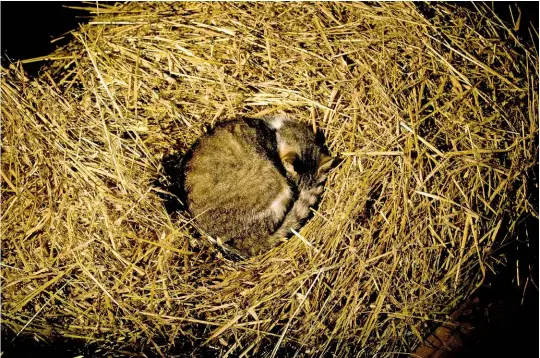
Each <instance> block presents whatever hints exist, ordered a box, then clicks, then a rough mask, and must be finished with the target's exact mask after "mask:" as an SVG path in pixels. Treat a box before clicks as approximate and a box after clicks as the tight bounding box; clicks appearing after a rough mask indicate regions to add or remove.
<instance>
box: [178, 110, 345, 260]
mask: <svg viewBox="0 0 540 358" xmlns="http://www.w3.org/2000/svg"><path fill="white" fill-rule="evenodd" d="M334 164H335V160H334V158H332V157H330V156H329V155H328V151H327V149H326V147H325V146H324V136H323V135H322V133H321V132H320V131H318V132H317V133H314V132H313V130H312V129H311V127H310V126H309V125H308V124H306V123H302V122H299V121H296V120H293V119H290V118H288V117H286V116H268V117H263V118H260V119H256V118H240V119H236V120H232V121H227V122H222V123H219V124H218V125H216V126H215V128H213V129H211V130H209V131H208V133H207V134H206V135H204V136H203V137H201V138H200V139H199V140H197V141H196V142H195V143H194V144H193V145H192V146H191V148H190V149H189V150H188V152H187V153H186V155H185V156H184V158H183V159H182V162H181V163H179V164H178V165H177V166H176V170H175V173H174V176H176V177H177V178H174V180H173V181H172V182H173V184H174V186H175V187H176V192H178V193H179V195H180V198H181V200H182V201H183V202H184V204H185V207H186V209H187V211H188V212H189V213H190V214H191V215H192V216H193V218H194V221H195V223H196V225H197V227H198V228H199V229H202V231H204V232H205V233H206V234H208V235H209V236H210V237H212V238H214V239H218V240H217V241H218V242H221V243H223V244H224V245H223V246H225V248H226V249H228V250H229V251H230V252H232V253H233V254H236V255H238V256H240V257H243V258H247V257H251V256H254V255H258V254H261V253H264V252H266V251H268V250H270V249H271V248H273V247H275V246H276V245H277V244H278V243H279V242H280V240H281V239H282V238H286V237H287V236H289V235H290V234H291V233H292V232H291V229H294V230H298V229H299V228H300V227H301V226H302V225H303V224H304V222H305V221H306V220H307V218H308V217H309V215H310V207H312V206H314V205H315V204H316V203H317V202H318V200H319V198H320V195H321V194H322V192H323V188H324V183H325V181H326V178H327V175H328V172H329V170H330V169H331V168H332V166H333V165H334Z"/></svg>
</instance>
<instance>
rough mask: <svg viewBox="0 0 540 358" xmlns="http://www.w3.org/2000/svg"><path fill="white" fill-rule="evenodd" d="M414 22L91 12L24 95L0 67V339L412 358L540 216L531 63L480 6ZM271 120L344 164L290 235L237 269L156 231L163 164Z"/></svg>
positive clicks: (348, 11) (324, 6) (163, 215)
mask: <svg viewBox="0 0 540 358" xmlns="http://www.w3.org/2000/svg"><path fill="white" fill-rule="evenodd" d="M423 6H425V5H419V4H412V3H382V4H371V5H366V4H359V3H316V4H308V3H287V4H279V3H252V4H246V3H173V4H167V3H153V4H149V3H129V4H123V5H115V6H104V5H101V4H100V5H99V8H95V7H92V8H89V10H90V11H91V12H93V14H95V15H96V17H95V18H94V19H93V20H92V21H91V22H90V23H89V24H87V25H84V26H82V27H81V28H80V29H79V30H77V31H76V32H74V33H73V37H74V39H73V41H72V42H71V43H70V44H69V45H68V46H66V47H64V48H61V49H59V50H57V51H56V52H55V53H53V54H51V55H50V56H48V58H49V59H50V61H51V62H49V64H48V66H46V67H45V68H44V69H43V72H42V74H41V76H40V77H39V78H38V79H32V80H29V79H27V78H26V77H25V76H24V73H23V71H22V70H21V69H20V67H19V68H17V67H16V66H14V65H12V66H11V69H2V76H3V77H2V126H3V136H2V173H1V174H2V206H1V208H2V229H1V230H2V282H1V284H2V324H3V326H4V327H6V328H7V329H9V330H11V331H13V332H16V333H20V334H22V335H25V334H26V335H28V334H30V335H33V336H34V337H35V338H37V339H51V338H52V337H64V338H80V339H81V340H84V341H87V342H98V344H99V346H100V347H101V348H102V349H104V350H105V351H106V350H107V349H110V350H114V351H123V352H126V351H128V352H132V353H134V354H135V353H136V352H146V354H159V355H170V354H173V353H175V352H176V353H177V354H179V353H180V354H188V353H193V352H195V354H197V352H199V353H200V352H201V351H200V349H202V348H200V347H206V348H205V349H206V350H207V352H214V353H215V354H216V355H220V356H228V355H234V356H242V355H244V356H245V355H250V356H251V355H267V356H276V355H278V356H283V355H284V354H290V355H292V354H294V353H298V354H300V355H307V356H312V355H323V354H325V353H333V354H336V355H338V356H349V355H353V354H357V355H373V354H375V353H380V354H383V355H393V354H396V353H397V352H410V351H411V350H412V349H413V348H414V347H415V346H416V345H417V344H418V343H419V342H420V341H421V340H422V337H425V336H427V335H428V334H429V332H430V330H432V329H433V327H434V326H435V325H437V324H439V323H441V322H444V321H446V320H447V314H448V313H449V312H451V310H452V309H453V308H455V307H456V306H458V304H459V303H460V302H462V301H463V299H464V298H465V297H466V296H468V295H469V294H470V293H471V292H472V291H473V290H474V289H475V288H477V287H479V285H480V284H481V283H482V281H483V279H484V277H485V275H486V274H488V273H489V272H490V271H492V264H493V259H492V252H493V250H495V249H497V248H498V247H500V245H501V244H502V243H503V239H504V238H505V237H506V233H508V232H511V231H512V230H513V228H514V226H515V225H516V222H517V220H518V218H520V217H521V216H522V215H524V214H526V213H533V214H534V215H536V213H535V211H534V209H533V208H532V207H531V205H530V204H529V202H528V200H527V199H528V195H529V193H527V191H526V185H525V183H526V180H527V178H526V171H527V169H528V168H530V167H531V166H533V165H536V164H537V161H538V158H537V152H538V147H537V142H535V138H536V136H537V134H538V115H537V108H538V93H537V92H536V89H537V88H538V77H537V73H538V57H537V52H536V49H529V48H526V47H525V46H524V45H522V43H521V42H519V40H517V39H516V38H515V36H514V35H513V32H512V30H511V29H509V28H508V27H507V25H505V24H504V23H502V22H501V21H500V20H499V19H498V18H497V17H496V16H494V14H493V13H491V11H490V10H489V8H487V7H483V6H480V7H481V8H480V9H477V11H472V10H471V11H467V10H464V9H460V8H456V7H452V6H449V5H444V4H433V5H429V7H428V8H421V7H423ZM278 111H285V112H287V113H290V114H292V115H294V116H296V117H297V118H299V119H300V120H303V121H309V122H311V123H313V125H314V126H317V127H320V128H322V129H323V131H324V132H325V134H326V137H327V138H328V144H329V147H330V150H331V152H332V153H333V154H334V155H340V156H342V157H343V158H344V159H345V160H344V161H343V163H342V164H341V165H340V166H339V167H338V168H336V169H335V170H334V171H333V173H332V174H331V176H330V179H329V182H328V185H327V189H326V191H325V194H324V197H323V201H322V204H321V206H320V208H319V209H318V211H317V212H316V213H315V215H314V218H313V219H312V220H311V221H310V222H309V223H308V224H307V225H306V226H305V227H304V228H303V229H302V230H301V231H300V232H299V234H298V235H297V236H295V237H293V238H292V239H291V240H290V241H289V242H287V243H286V244H284V245H282V246H280V247H279V248H277V249H275V250H273V251H271V252H269V253H268V254H266V255H264V256H262V257H257V258H254V259H252V260H250V261H247V262H236V263H235V262H231V261H228V260H226V259H224V258H223V257H222V256H221V255H220V254H219V252H218V251H217V250H215V249H214V248H213V247H212V246H211V245H210V244H209V243H207V242H206V241H204V240H200V239H197V237H196V235H195V233H194V232H193V230H192V228H191V226H190V225H189V218H187V217H184V216H182V215H177V216H173V217H172V218H171V217H170V216H169V215H168V214H167V212H166V210H165V209H164V205H163V203H162V201H161V199H160V196H159V191H160V189H159V188H158V187H157V186H156V185H155V180H156V178H158V177H159V173H161V171H162V168H161V167H160V161H161V158H162V156H163V155H164V154H170V153H181V152H182V151H184V150H185V149H186V148H187V147H188V146H189V145H190V144H191V143H192V142H193V141H194V140H195V139H196V138H197V137H199V136H200V135H201V133H202V131H203V126H204V125H206V124H212V123H215V122H216V121H222V120H225V119H228V118H233V117H235V116H237V115H249V116H262V115H265V114H268V113H274V112H278ZM194 235H195V236H194ZM298 236H301V238H299V237H298ZM198 347H199V348H198ZM197 349H199V350H197Z"/></svg>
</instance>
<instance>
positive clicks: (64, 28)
mask: <svg viewBox="0 0 540 358" xmlns="http://www.w3.org/2000/svg"><path fill="white" fill-rule="evenodd" d="M99 3H100V4H103V3H112V2H101V1H100V2H99ZM490 5H491V6H492V8H493V9H494V10H495V12H496V13H497V14H498V16H499V17H501V18H502V19H503V20H505V21H507V22H509V23H511V16H510V12H509V6H514V17H515V18H517V11H515V7H516V6H517V7H519V8H520V9H521V16H522V18H521V28H520V29H519V31H518V36H519V37H521V38H522V39H524V40H525V41H526V42H527V43H529V44H530V45H531V46H536V48H538V39H535V40H534V44H533V40H532V39H531V38H530V35H529V31H528V27H529V26H533V27H534V28H536V30H537V31H538V2H503V1H501V2H494V3H491V4H490ZM66 6H85V7H86V6H95V5H82V4H80V3H78V2H2V3H0V15H1V20H0V25H1V28H0V50H1V59H2V66H4V67H8V66H9V62H12V61H17V60H25V59H30V58H35V57H39V56H44V55H47V54H49V53H50V52H52V51H53V50H54V49H55V47H56V46H58V45H62V44H65V43H66V42H67V41H69V40H70V39H71V37H70V36H69V35H68V36H66V37H65V38H64V39H63V40H60V41H56V42H55V43H51V40H53V39H55V38H58V37H60V36H61V35H62V34H64V33H66V32H68V31H70V30H72V29H75V28H77V27H78V24H79V23H85V22H87V21H88V20H89V19H90V16H89V15H88V13H87V12H86V11H82V10H76V9H69V8H66ZM463 6H466V7H471V4H467V3H464V4H463ZM42 64H43V62H34V63H28V64H24V65H23V67H24V69H25V71H27V73H28V74H29V75H30V76H36V75H37V74H38V71H39V68H40V66H41V65H42ZM529 178H530V179H529V181H530V182H529V183H528V184H529V185H528V186H529V192H530V193H534V194H533V197H532V198H531V200H532V201H533V203H534V207H535V208H536V210H537V211H538V166H537V167H536V168H534V170H532V171H531V172H530V173H529ZM538 238H539V234H538V220H536V219H534V218H527V219H525V220H524V221H523V222H522V223H521V224H520V225H519V228H518V242H517V243H515V244H512V245H509V246H508V247H506V248H505V249H504V251H505V252H504V253H505V255H506V257H507V259H508V265H507V268H505V267H498V268H497V269H498V270H497V271H498V274H497V276H491V277H489V279H488V280H487V282H486V283H485V285H484V286H483V287H482V288H481V289H480V290H479V292H478V293H477V295H478V297H480V305H479V306H478V307H476V308H475V309H474V312H472V314H471V315H470V316H469V319H470V320H471V322H472V324H473V325H474V326H477V327H479V329H478V333H477V334H476V335H475V336H474V339H473V340H472V341H471V340H470V339H469V340H468V341H467V346H466V349H465V351H462V352H461V353H459V354H458V355H457V356H459V357H481V356H487V357H538V356H539V350H538V348H539V347H538V342H539V338H538V334H539V329H538V322H539V321H538V318H539V310H538V308H539V306H538V302H539V301H538V287H537V285H538ZM518 260H519V266H520V273H521V274H520V276H521V277H520V281H521V285H520V286H519V287H518V285H517V280H516V270H515V267H516V261H518ZM523 271H524V272H523ZM527 278H529V279H530V280H531V281H529V284H528V285H527V289H526V290H524V284H523V283H524V282H525V280H526V279H527ZM1 343H2V347H1V350H2V351H3V355H2V357H5V358H10V357H32V356H36V354H38V355H39V356H47V355H49V354H53V355H54V356H56V357H73V356H74V355H76V354H84V355H85V356H92V355H93V354H92V352H93V349H95V347H91V346H90V347H84V342H81V341H75V342H73V341H58V342H56V343H55V344H54V345H43V344H39V343H38V342H36V341H33V340H29V339H21V338H17V339H15V340H14V339H13V334H12V333H11V332H7V331H4V330H2V339H1Z"/></svg>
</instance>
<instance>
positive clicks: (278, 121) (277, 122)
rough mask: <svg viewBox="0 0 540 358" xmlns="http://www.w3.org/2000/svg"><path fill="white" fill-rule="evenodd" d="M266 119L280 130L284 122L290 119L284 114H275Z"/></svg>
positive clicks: (273, 127) (272, 126)
mask: <svg viewBox="0 0 540 358" xmlns="http://www.w3.org/2000/svg"><path fill="white" fill-rule="evenodd" d="M266 120H267V123H268V125H269V126H270V128H272V129H274V130H280V129H281V127H283V122H285V121H287V120H289V118H287V116H286V115H284V114H278V115H275V116H269V117H266Z"/></svg>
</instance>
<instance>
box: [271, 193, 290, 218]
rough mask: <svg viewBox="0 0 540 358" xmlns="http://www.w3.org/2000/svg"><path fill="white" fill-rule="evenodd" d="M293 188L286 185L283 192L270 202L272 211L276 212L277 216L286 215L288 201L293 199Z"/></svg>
mask: <svg viewBox="0 0 540 358" xmlns="http://www.w3.org/2000/svg"><path fill="white" fill-rule="evenodd" d="M291 195H292V193H291V188H289V187H288V186H286V187H285V188H284V189H283V190H282V191H281V193H279V195H278V196H277V198H276V199H274V201H273V202H272V204H270V211H271V212H272V213H273V214H274V216H275V217H276V218H281V217H283V215H285V210H287V202H288V201H289V200H290V199H291Z"/></svg>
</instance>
